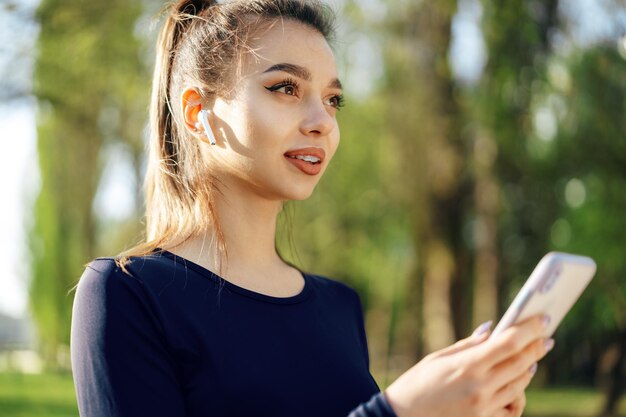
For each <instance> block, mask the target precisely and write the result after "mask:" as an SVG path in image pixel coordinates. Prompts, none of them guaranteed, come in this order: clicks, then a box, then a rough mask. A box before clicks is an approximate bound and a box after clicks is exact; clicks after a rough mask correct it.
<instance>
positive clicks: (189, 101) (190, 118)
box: [180, 87, 209, 143]
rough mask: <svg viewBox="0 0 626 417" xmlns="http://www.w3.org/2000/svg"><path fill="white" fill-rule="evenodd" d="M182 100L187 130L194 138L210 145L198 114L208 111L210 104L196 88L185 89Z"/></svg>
mask: <svg viewBox="0 0 626 417" xmlns="http://www.w3.org/2000/svg"><path fill="white" fill-rule="evenodd" d="M180 98H181V103H180V104H181V108H182V114H183V122H184V125H185V129H186V130H187V132H189V133H190V134H192V135H193V136H194V137H196V138H198V139H200V140H202V141H203V142H207V143H208V141H209V140H208V138H207V135H206V134H205V133H204V129H203V128H202V125H201V124H200V120H199V119H198V113H199V112H200V110H202V109H208V108H209V103H207V102H206V100H205V99H204V98H203V97H202V96H201V95H200V93H199V92H198V90H197V89H196V88H194V87H187V88H185V89H184V90H183V92H182V94H181V96H180Z"/></svg>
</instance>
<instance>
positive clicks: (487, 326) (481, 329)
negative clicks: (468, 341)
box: [472, 320, 493, 337]
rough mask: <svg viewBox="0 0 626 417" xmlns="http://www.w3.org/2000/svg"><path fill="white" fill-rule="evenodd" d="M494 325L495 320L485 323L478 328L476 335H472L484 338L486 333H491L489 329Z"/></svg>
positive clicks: (475, 331)
mask: <svg viewBox="0 0 626 417" xmlns="http://www.w3.org/2000/svg"><path fill="white" fill-rule="evenodd" d="M492 324H493V320H489V321H486V322H484V323H483V324H481V325H480V326H478V327H477V328H476V330H474V333H472V336H476V337H477V336H482V335H484V334H485V333H487V332H488V331H489V329H490V328H491V325H492Z"/></svg>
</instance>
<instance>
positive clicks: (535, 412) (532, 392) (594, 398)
mask: <svg viewBox="0 0 626 417" xmlns="http://www.w3.org/2000/svg"><path fill="white" fill-rule="evenodd" d="M526 399H527V401H526V411H525V412H524V417H595V416H597V415H598V414H599V411H600V410H601V409H602V405H603V404H604V396H603V395H602V393H600V392H598V391H594V390H591V389H582V388H580V389H579V388H542V389H537V388H534V389H529V390H528V391H527V393H526ZM615 417H626V396H623V397H622V400H621V401H620V406H619V410H618V415H617V416H615Z"/></svg>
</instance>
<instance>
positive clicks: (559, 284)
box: [490, 252, 596, 338]
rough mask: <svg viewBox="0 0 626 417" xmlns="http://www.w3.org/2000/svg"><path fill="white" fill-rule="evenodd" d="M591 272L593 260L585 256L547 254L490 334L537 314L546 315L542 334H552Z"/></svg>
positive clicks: (586, 282) (583, 287) (591, 275)
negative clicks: (547, 319) (547, 318)
mask: <svg viewBox="0 0 626 417" xmlns="http://www.w3.org/2000/svg"><path fill="white" fill-rule="evenodd" d="M595 273H596V263H595V262H594V261H593V259H591V258H589V257H586V256H580V255H572V254H568V253H561V252H550V253H548V254H547V255H546V256H544V257H543V258H542V259H541V261H539V263H538V264H537V266H536V267H535V270H534V271H533V273H532V274H531V275H530V277H529V278H528V280H527V281H526V283H525V284H524V286H523V287H522V289H521V290H520V291H519V293H518V294H517V296H516V297H515V299H514V300H513V302H512V303H511V306H510V307H509V308H508V310H507V311H506V313H505V314H504V316H502V319H501V320H500V322H499V323H498V325H497V326H496V328H495V329H494V330H493V332H492V334H491V336H490V337H493V336H495V335H497V334H500V333H502V332H503V331H504V330H505V329H506V328H508V327H509V326H511V325H513V324H515V323H518V322H520V321H523V320H525V319H527V318H529V317H531V316H534V315H537V314H547V315H549V316H550V324H549V326H548V327H547V328H546V330H545V334H544V336H545V337H546V338H547V337H550V336H552V334H554V332H555V331H556V328H557V327H558V325H559V324H560V323H561V321H562V320H563V318H564V317H565V315H566V314H567V312H568V311H569V310H570V308H572V306H573V305H574V303H575V302H576V300H578V298H579V297H580V295H581V294H582V292H583V291H584V290H585V288H586V287H587V285H588V284H589V282H590V281H591V279H592V278H593V276H594V275H595Z"/></svg>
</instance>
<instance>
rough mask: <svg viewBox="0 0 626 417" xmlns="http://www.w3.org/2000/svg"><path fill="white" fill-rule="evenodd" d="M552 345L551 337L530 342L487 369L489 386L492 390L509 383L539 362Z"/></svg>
mask: <svg viewBox="0 0 626 417" xmlns="http://www.w3.org/2000/svg"><path fill="white" fill-rule="evenodd" d="M553 347H554V340H553V339H546V340H543V339H542V340H537V341H535V342H532V343H531V344H529V345H528V346H526V348H524V350H522V351H521V352H520V353H519V354H517V355H515V356H512V357H511V358H509V359H507V360H505V361H503V362H500V363H499V364H498V365H496V366H495V367H493V368H492V369H491V371H489V374H490V377H489V386H490V388H491V389H493V390H494V391H497V390H498V389H499V388H501V387H503V386H504V385H506V384H508V383H510V382H511V381H512V380H514V379H515V378H517V377H518V376H520V375H522V374H523V373H525V372H526V371H527V370H528V369H530V368H531V367H532V366H533V365H534V364H536V363H537V362H539V361H540V360H541V359H542V358H543V357H544V356H546V354H547V353H548V352H549V351H550V350H551V349H552V348H553Z"/></svg>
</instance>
